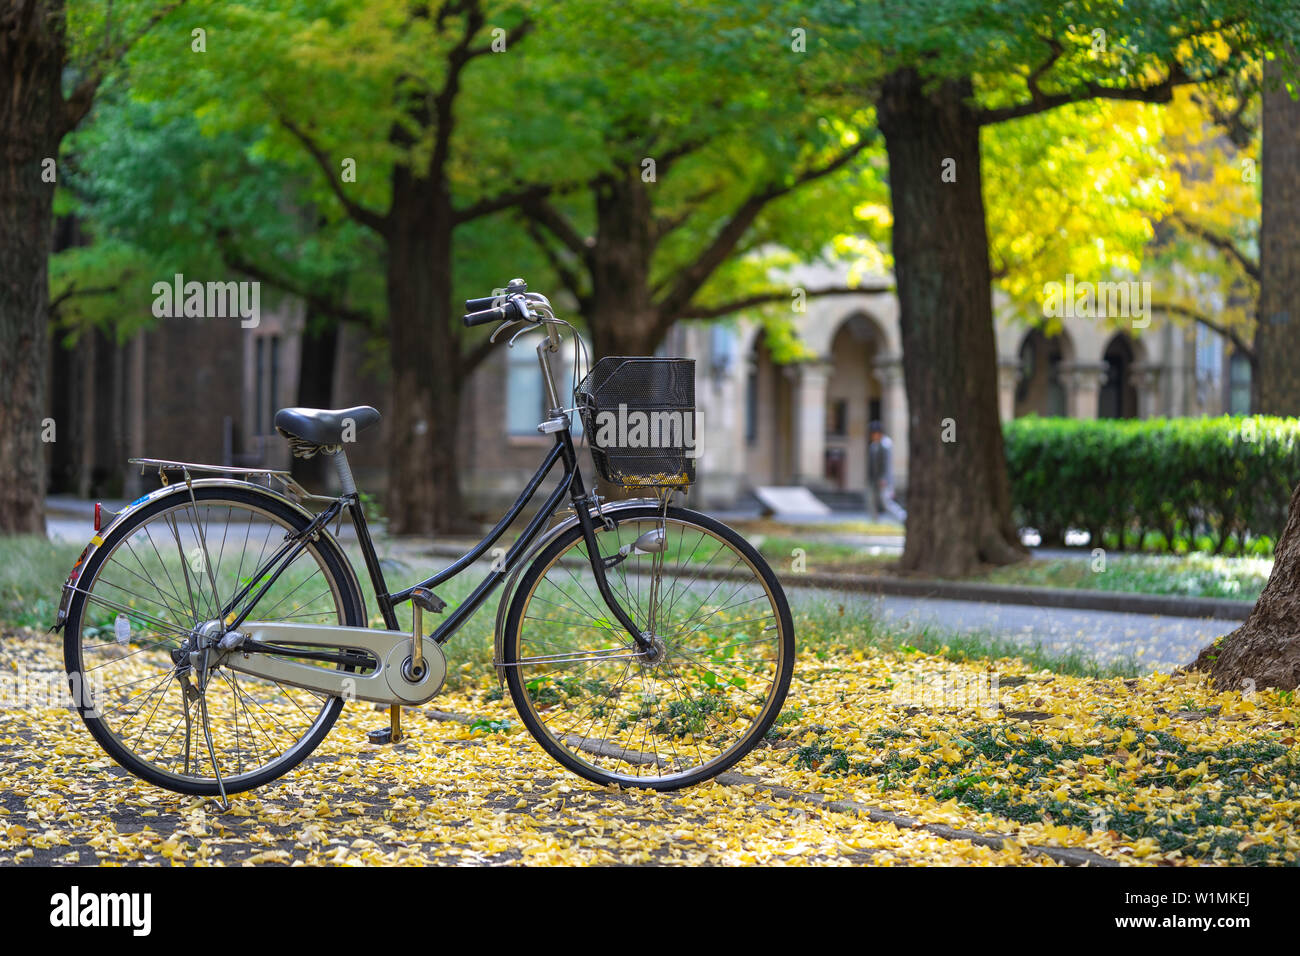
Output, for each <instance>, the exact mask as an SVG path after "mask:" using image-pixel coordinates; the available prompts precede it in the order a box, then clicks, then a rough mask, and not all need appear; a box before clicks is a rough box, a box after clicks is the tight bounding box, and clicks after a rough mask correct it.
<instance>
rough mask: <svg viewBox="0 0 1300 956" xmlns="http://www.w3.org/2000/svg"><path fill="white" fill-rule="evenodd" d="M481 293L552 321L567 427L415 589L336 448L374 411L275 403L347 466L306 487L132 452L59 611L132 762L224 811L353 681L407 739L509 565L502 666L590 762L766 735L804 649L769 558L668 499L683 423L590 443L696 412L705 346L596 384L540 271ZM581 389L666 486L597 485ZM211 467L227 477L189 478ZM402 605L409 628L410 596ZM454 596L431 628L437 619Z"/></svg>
mask: <svg viewBox="0 0 1300 956" xmlns="http://www.w3.org/2000/svg"><path fill="white" fill-rule="evenodd" d="M466 308H467V311H468V314H466V315H465V317H464V321H465V323H466V325H468V326H476V325H482V324H487V323H493V322H497V323H500V324H499V325H498V327H497V328H496V329H495V331H494V332H493V333H492V339H493V340H494V341H495V340H496V339H497V337H498V336H500V335H502V334H503V333H505V332H506V331H507V330H510V329H511V328H512V327H515V326H517V328H515V330H514V332H513V334H512V335H511V338H510V345H511V346H512V347H513V345H514V342H515V340H516V339H517V338H519V337H520V336H521V335H523V334H524V333H526V332H531V331H538V330H540V331H544V332H545V333H546V334H545V336H544V338H543V339H542V341H541V342H540V343H539V344H538V346H537V357H538V361H539V363H540V366H541V370H542V380H543V384H544V388H545V394H546V396H547V406H548V408H549V412H548V414H547V416H546V418H545V420H544V421H542V422H541V423H540V424H539V425H538V430H539V432H540V433H542V434H546V435H552V436H553V437H554V444H553V445H552V446H551V447H550V449H549V451H548V452H547V454H546V455H545V457H544V459H543V461H542V462H541V464H540V465H539V467H538V469H537V471H536V473H535V474H534V475H533V477H532V478H531V479H530V480H529V481H528V482H527V484H526V486H525V487H524V489H523V490H522V491H521V492H520V494H519V496H518V498H517V499H516V500H515V503H514V504H513V505H511V506H510V508H509V509H508V510H507V511H506V513H505V514H504V515H503V516H502V518H501V519H500V520H499V521H498V522H497V524H496V525H495V526H494V527H493V528H492V530H491V531H489V532H488V533H487V534H486V535H485V536H484V537H483V539H482V540H480V541H479V542H478V543H477V544H476V545H474V546H473V547H472V548H470V549H469V550H468V551H467V552H466V553H465V554H464V555H463V556H461V557H460V558H459V559H458V560H456V561H454V562H453V563H452V564H451V565H449V566H448V567H446V568H444V569H443V570H442V571H439V572H437V573H436V574H433V575H431V576H430V577H429V578H427V579H426V580H424V581H422V582H420V583H419V584H415V585H412V586H410V587H407V588H405V589H402V590H398V591H391V592H390V591H389V589H388V585H387V582H386V580H385V576H384V571H383V568H382V567H381V565H380V561H379V558H378V556H377V554H376V551H375V546H374V543H373V541H372V539H371V535H370V532H369V529H368V526H367V522H366V517H365V514H364V511H363V508H362V503H361V497H360V494H359V492H358V490H357V487H356V483H355V481H354V478H353V475H352V472H351V468H350V466H349V464H348V460H347V455H346V452H345V449H344V446H345V445H346V444H347V443H348V442H349V441H351V440H355V433H356V432H357V431H360V430H362V429H364V428H367V427H370V426H371V425H373V424H375V423H376V422H377V421H379V417H380V416H379V412H378V411H376V410H375V409H374V408H371V407H369V406H360V407H356V408H350V409H341V410H322V409H304V408H289V409H282V410H280V411H279V412H277V414H276V416H275V424H276V427H277V429H278V430H279V431H280V432H281V434H283V435H284V436H285V437H286V438H287V439H288V441H289V442H290V445H291V447H292V449H293V451H294V453H295V454H296V455H299V456H310V455H315V454H323V455H326V456H328V457H329V458H330V459H331V460H332V461H333V463H334V467H335V470H336V472H337V476H338V481H339V488H340V492H341V493H340V494H339V495H338V496H321V495H313V494H311V493H309V492H307V491H306V490H305V489H304V488H302V487H301V485H299V484H298V483H297V482H296V481H294V479H293V478H292V477H291V476H290V474H289V473H288V472H287V471H275V470H269V469H255V468H231V467H226V466H217V465H204V464H200V463H191V462H179V461H171V460H167V459H152V458H148V459H145V458H141V459H131V461H132V463H134V464H138V465H140V466H141V468H142V470H144V469H148V468H156V469H157V470H158V475H159V477H160V479H161V480H162V487H160V488H159V489H158V490H156V491H154V492H152V493H150V494H147V495H145V496H143V497H141V498H139V499H137V500H136V501H134V502H132V503H131V504H130V505H129V506H128V507H127V508H125V509H123V511H121V512H120V513H118V514H117V515H116V516H115V517H114V518H113V520H112V522H111V523H110V524H109V525H108V526H107V527H106V528H104V529H103V531H102V532H101V531H100V530H99V520H98V515H99V511H98V506H97V510H96V514H97V519H96V529H97V530H96V533H95V535H94V537H92V539H91V542H90V544H88V545H87V547H86V550H85V551H84V552H83V553H82V555H81V558H80V559H79V560H78V561H77V564H76V565H75V566H74V567H73V570H72V572H71V574H70V575H69V577H68V579H67V581H66V583H65V584H64V589H63V595H62V601H61V603H60V607H59V612H58V619H57V621H56V624H55V627H56V629H57V628H63V629H64V658H65V665H66V669H67V674H68V679H69V685H70V687H71V690H72V693H73V701H74V704H75V706H76V708H77V710H78V712H79V713H80V714H81V717H82V719H83V720H84V721H85V724H86V726H87V727H88V729H89V730H90V733H91V734H92V735H93V736H94V738H95V740H96V741H97V742H98V743H99V744H100V745H101V746H102V747H103V749H104V750H105V751H106V752H107V753H108V754H109V755H110V756H111V757H112V758H113V759H114V760H115V761H116V762H117V763H118V764H120V765H121V766H122V767H124V768H125V769H126V770H128V771H130V772H131V773H132V774H134V775H136V776H138V777H141V778H143V779H144V780H146V781H148V782H150V783H153V784H155V785H157V786H160V787H164V788H167V789H169V790H173V791H177V792H180V793H185V794H196V795H203V796H217V797H220V799H221V801H222V804H223V806H225V805H228V796H229V795H230V794H233V793H239V792H241V791H246V790H249V789H252V788H254V787H258V786H261V785H263V784H266V783H268V782H270V781H272V780H274V779H276V778H277V777H279V776H281V775H282V774H284V773H286V772H287V771H289V770H290V769H292V768H293V767H295V766H297V765H298V764H299V763H301V762H302V761H303V760H304V759H306V757H307V756H308V755H309V754H310V753H311V752H312V751H313V750H314V749H315V748H316V747H317V746H318V745H319V744H320V742H321V741H322V740H323V739H324V737H325V735H326V734H327V733H328V732H329V731H330V729H331V727H332V726H333V725H334V723H335V721H336V720H337V718H338V715H339V712H340V710H341V709H342V707H343V703H344V701H345V700H364V701H372V702H375V703H379V704H387V705H389V707H390V708H391V721H392V723H391V729H390V735H391V738H392V739H393V740H394V742H395V741H396V739H400V736H401V726H400V713H401V710H400V709H401V707H403V706H418V705H420V704H423V703H426V702H428V701H429V700H431V699H433V697H434V696H436V695H437V694H438V693H439V691H440V690H441V688H442V685H443V683H444V681H445V678H446V659H445V657H444V654H443V651H442V646H443V645H444V644H445V643H446V642H447V641H448V640H449V639H450V638H451V637H452V635H453V634H455V632H456V631H457V630H458V629H459V628H460V627H461V626H462V625H463V624H464V623H465V622H466V621H467V620H468V619H469V618H470V617H471V616H472V615H473V614H475V613H476V612H477V611H478V609H479V608H480V607H481V606H482V605H483V603H484V602H485V601H486V600H487V598H488V597H489V595H490V594H491V593H492V591H493V590H495V589H496V588H497V587H498V586H501V585H504V591H503V593H502V596H501V599H500V603H499V605H498V609H497V617H496V632H495V646H494V655H493V664H494V666H495V668H496V670H497V674H498V679H499V680H500V681H501V682H503V683H504V684H505V686H506V687H507V688H508V689H509V693H510V696H511V699H512V701H513V702H514V705H515V708H516V710H517V712H518V714H519V717H520V719H521V720H522V722H523V724H524V726H526V727H527V729H528V731H529V733H530V734H531V735H532V736H533V737H534V738H535V739H536V740H537V741H538V743H540V744H541V746H542V747H543V749H544V750H546V752H547V753H549V754H550V755H551V756H552V757H554V758H555V759H556V760H558V761H559V762H560V763H561V764H562V765H563V766H564V767H566V768H567V769H569V770H570V771H572V772H573V773H576V774H578V775H579V776H581V777H584V778H586V779H587V780H590V781H593V782H595V783H598V784H605V785H608V784H611V783H613V784H617V785H620V786H624V787H647V788H651V789H657V790H671V789H676V788H679V787H684V786H689V785H691V784H695V783H698V782H700V781H703V780H707V779H709V778H711V777H713V776H715V775H716V774H718V773H721V772H722V771H724V770H726V769H727V768H728V767H730V766H732V765H734V764H735V763H736V762H737V761H738V760H740V759H741V758H742V757H743V756H745V754H747V753H748V752H749V751H750V750H751V749H752V748H753V747H754V746H755V745H756V744H757V743H758V742H759V741H760V740H761V739H762V738H763V736H764V734H765V733H766V732H767V730H768V729H769V728H770V726H771V725H772V723H773V721H774V720H775V719H776V717H777V715H778V713H779V711H780V709H781V706H782V704H783V702H784V700H785V696H786V692H787V690H788V688H789V683H790V677H791V672H792V668H793V664H794V647H795V646H794V628H793V624H792V621H791V616H790V609H789V605H788V603H787V601H786V597H785V594H784V592H783V591H782V589H781V586H780V584H779V583H778V581H777V579H776V576H775V575H774V574H773V573H772V569H771V568H770V567H769V566H768V565H767V563H766V562H765V561H764V560H763V558H762V557H761V556H760V555H759V554H758V552H757V551H756V550H755V549H754V548H753V547H752V546H751V545H750V544H749V543H748V542H747V541H746V540H745V539H744V538H743V537H741V536H740V535H739V534H738V533H737V532H736V531H734V530H732V529H731V528H728V527H727V526H726V525H723V524H722V523H721V522H718V521H716V520H714V519H713V518H710V517H708V516H706V515H703V514H700V513H697V512H695V511H691V510H687V509H685V508H682V507H678V506H676V505H674V504H672V503H671V499H672V497H673V495H674V494H675V493H676V492H678V491H680V490H681V489H682V488H685V487H687V486H688V485H689V484H690V483H691V481H693V479H694V465H695V462H694V459H693V457H691V453H690V449H688V448H687V447H686V445H687V444H688V443H687V441H686V436H680V435H679V436H678V437H680V439H681V440H678V441H676V442H675V443H673V442H668V443H667V444H663V443H661V444H659V445H658V446H654V445H647V444H646V443H645V441H644V440H642V441H630V440H626V438H627V436H623V437H624V439H625V440H623V441H621V442H619V441H610V440H608V436H607V437H606V439H604V440H601V441H597V437H598V436H599V434H600V429H602V428H604V427H606V426H607V425H609V423H610V422H609V416H611V415H613V416H615V418H616V419H617V416H618V415H623V414H625V413H626V414H628V415H630V414H631V413H640V414H642V415H645V416H649V417H650V420H651V421H652V423H653V422H654V421H655V418H654V416H656V415H658V416H660V418H659V422H660V424H662V423H664V422H667V423H669V424H670V425H671V424H672V423H674V422H676V423H678V424H680V423H682V422H685V421H687V420H693V413H694V364H693V361H692V360H689V359H652V358H606V359H602V360H601V361H600V362H597V363H596V365H595V366H593V367H591V368H590V370H589V371H588V373H587V375H586V376H585V377H583V378H581V380H579V372H578V367H579V366H578V359H579V357H580V354H579V349H580V348H581V339H580V338H579V337H578V336H577V334H576V332H575V331H574V330H573V327H572V326H571V325H570V324H569V323H568V322H566V321H564V320H563V319H560V318H557V317H556V315H555V313H554V310H553V309H552V307H551V305H550V303H549V302H548V301H547V299H546V297H545V296H543V295H540V294H538V293H533V292H528V291H527V285H526V284H525V283H524V282H523V280H521V279H516V280H513V281H512V282H511V283H510V284H509V285H508V286H507V287H506V289H505V290H504V292H503V293H501V294H498V295H496V296H492V297H487V298H484V299H471V300H468V301H467V302H466ZM562 329H567V330H568V331H569V333H571V334H572V338H573V340H574V374H573V383H574V388H573V394H574V406H573V407H572V408H565V407H564V406H563V405H562V403H561V402H560V400H559V392H558V389H557V384H556V378H555V374H554V371H553V369H552V364H551V360H552V357H553V356H554V355H555V354H556V353H557V352H558V351H559V350H560V347H561V343H562V341H563V339H562V331H561V330H562ZM583 354H585V353H583ZM629 408H630V409H631V412H628V409H629ZM575 410H576V411H577V412H578V413H579V415H580V416H581V418H582V421H583V425H584V435H585V436H586V437H587V439H588V440H589V444H590V446H591V452H592V457H593V461H594V464H595V465H596V469H597V471H598V472H599V473H600V474H601V476H602V477H604V478H605V479H606V480H608V481H612V482H615V483H622V484H624V485H626V486H629V487H640V488H643V489H646V490H647V491H651V492H653V495H652V496H646V497H642V498H636V499H631V500H624V501H616V502H615V501H607V500H605V499H603V498H602V497H601V496H599V495H597V494H595V492H594V491H592V492H589V491H587V490H586V485H585V483H584V482H583V478H582V474H581V471H580V469H579V467H578V451H577V447H576V446H575V444H574V439H573V436H572V433H571V428H572V420H571V415H572V413H573V411H575ZM616 410H617V412H616ZM674 414H675V415H677V416H678V417H677V418H676V419H674V418H673V415H674ZM602 416H604V417H603V418H602ZM626 420H627V419H626V417H625V418H624V419H623V421H624V422H626ZM616 437H617V436H616ZM669 437H670V438H672V437H673V435H672V434H670V436H669ZM557 464H558V465H559V466H560V475H559V478H558V481H557V482H556V485H555V487H554V489H553V490H551V491H550V492H549V494H548V496H547V497H546V499H545V501H544V503H543V504H542V505H541V507H540V508H539V509H538V510H537V512H536V513H535V514H534V515H533V516H532V517H531V519H529V520H528V522H527V524H526V526H525V527H524V530H523V531H522V533H521V534H520V535H519V537H518V538H517V539H516V540H515V542H514V543H513V545H512V546H511V547H510V548H509V549H508V550H507V551H506V554H505V556H504V558H498V560H497V561H495V562H494V563H493V564H492V567H491V570H490V571H489V572H488V574H487V576H486V577H485V578H483V580H482V581H481V582H480V583H479V584H478V585H477V586H476V587H474V589H473V590H472V591H471V592H470V593H469V596H468V597H466V598H465V599H464V600H463V601H462V602H461V603H460V604H459V605H457V606H456V607H454V609H451V610H449V611H448V608H447V605H446V602H444V601H443V600H442V599H441V598H439V597H438V596H437V595H436V594H435V593H434V591H433V588H435V587H438V586H439V585H441V584H443V583H444V582H446V581H448V580H450V579H451V578H453V577H455V576H457V575H459V574H460V573H462V572H463V571H465V570H466V569H468V568H469V567H470V566H471V565H474V564H475V563H477V562H478V561H479V560H480V559H482V558H483V556H484V555H485V554H486V553H487V552H488V549H489V548H491V547H492V546H493V545H494V544H495V543H496V542H497V540H498V539H499V538H500V537H501V536H502V535H503V534H504V532H505V531H506V529H507V528H508V527H509V526H510V525H511V524H512V523H513V522H514V521H515V519H516V518H518V517H519V516H520V514H521V513H522V512H523V510H524V509H525V507H526V506H527V504H528V503H529V502H530V501H531V500H532V499H533V497H534V496H535V495H536V494H537V492H538V490H539V488H540V487H541V486H542V484H543V483H544V481H545V479H546V477H547V476H548V475H549V474H550V473H551V472H552V470H553V469H555V467H556V466H557ZM214 472H216V473H221V474H222V475H223V477H206V478H205V477H200V478H195V477H194V475H195V474H196V473H197V474H200V475H202V474H211V473H214ZM177 474H179V475H180V479H179V480H177V481H175V482H171V481H169V478H168V476H169V475H177ZM254 479H258V480H261V481H265V484H262V483H259V481H255V480H254ZM566 498H567V499H568V507H567V509H564V510H563V511H562V505H563V504H564V501H565V499H566ZM309 501H315V502H319V503H320V504H321V507H320V510H318V511H316V512H315V513H314V514H313V513H312V512H311V511H309V510H308V508H307V507H306V506H305V503H306V502H309ZM344 511H346V512H348V514H349V516H350V518H351V523H352V527H353V529H354V530H355V533H356V539H357V545H358V546H359V548H360V551H361V555H362V558H363V560H364V563H365V567H366V570H367V573H368V574H369V577H370V581H371V583H372V585H373V587H374V594H375V596H376V601H377V603H378V606H379V612H380V613H381V615H382V617H383V621H384V625H385V629H383V630H380V629H378V628H370V627H367V620H368V618H367V614H366V609H365V605H364V601H363V597H362V593H361V589H360V585H359V578H358V576H357V573H356V570H355V569H354V567H353V564H352V561H351V560H350V559H349V557H348V555H347V554H346V553H345V551H344V549H343V547H342V545H341V544H340V542H339V538H338V532H339V530H340V529H341V526H342V520H343V512H344ZM552 518H556V519H557V520H555V521H554V523H551V524H550V526H549V527H548V523H549V522H551V520H552ZM336 519H337V524H336V525H335V531H334V533H331V532H330V530H329V526H330V524H331V523H332V522H335V521H336ZM408 600H409V601H411V602H412V624H413V626H412V629H411V631H409V632H406V631H403V630H401V628H400V626H399V623H398V619H397V614H396V610H395V609H396V608H397V607H398V606H399V605H401V604H402V603H403V602H405V601H408ZM255 611H256V614H254V612H255ZM444 611H446V612H447V613H446V617H445V619H444V620H443V622H442V623H441V624H440V625H439V626H438V627H437V628H436V629H435V630H434V631H433V632H432V633H431V634H427V635H426V634H425V632H424V626H423V621H424V618H425V617H426V616H427V615H431V614H442V613H443V612H444Z"/></svg>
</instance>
